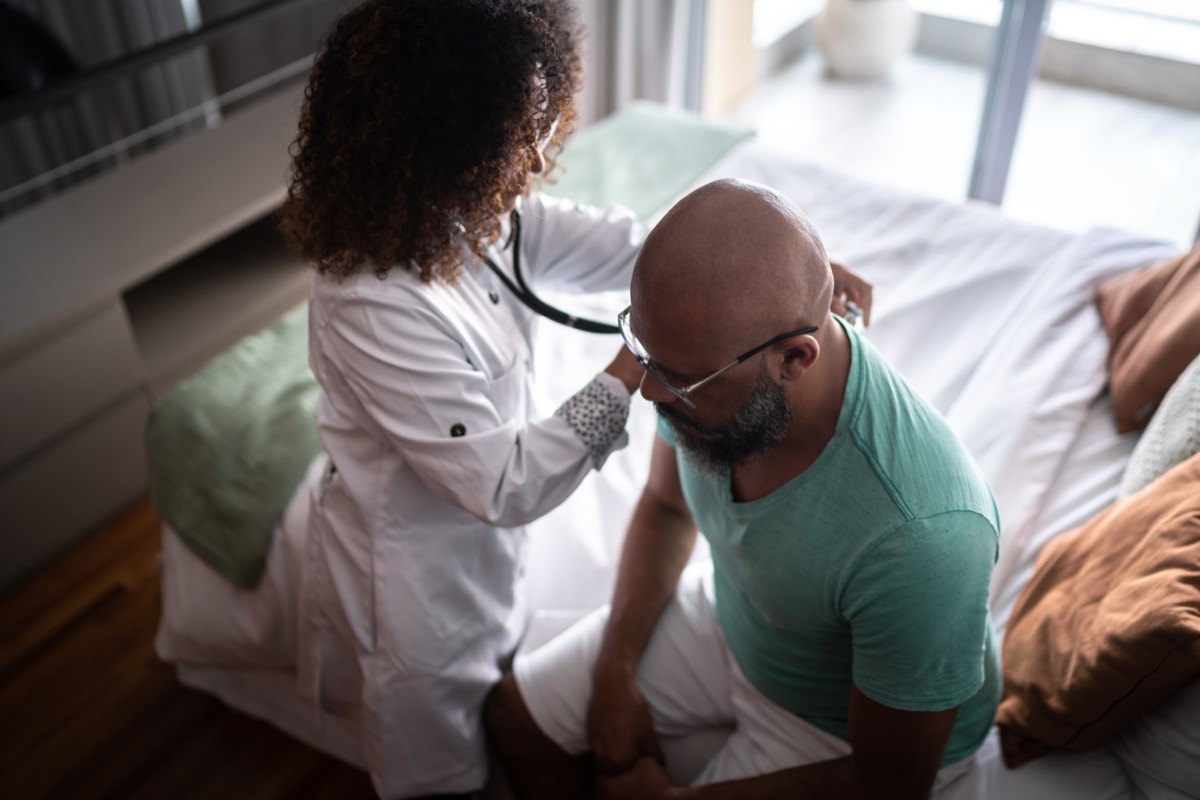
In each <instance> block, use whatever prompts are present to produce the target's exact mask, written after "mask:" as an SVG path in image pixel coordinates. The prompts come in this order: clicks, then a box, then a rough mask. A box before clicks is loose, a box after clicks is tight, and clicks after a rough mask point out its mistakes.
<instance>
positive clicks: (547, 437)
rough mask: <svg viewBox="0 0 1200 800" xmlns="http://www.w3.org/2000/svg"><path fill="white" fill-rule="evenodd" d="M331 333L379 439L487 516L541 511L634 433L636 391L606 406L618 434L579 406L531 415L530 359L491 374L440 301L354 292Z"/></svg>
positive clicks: (512, 521)
mask: <svg viewBox="0 0 1200 800" xmlns="http://www.w3.org/2000/svg"><path fill="white" fill-rule="evenodd" d="M459 324H462V322H461V321H459ZM322 336H323V337H325V347H326V349H327V350H329V351H330V353H331V355H332V356H333V357H334V358H335V359H336V362H337V370H338V372H339V373H340V376H341V379H342V380H343V381H344V382H345V386H346V388H348V389H349V392H350V394H351V395H352V396H353V397H354V398H355V399H356V402H357V403H358V405H359V407H360V409H361V411H360V413H362V414H364V415H365V417H366V419H367V424H368V425H370V426H374V427H375V428H376V430H375V434H376V436H377V438H379V439H380V440H381V441H382V442H385V443H386V446H388V447H391V448H394V449H395V451H396V452H397V453H399V454H400V456H401V458H402V459H403V460H404V462H405V463H406V464H407V465H408V466H409V467H410V468H411V469H412V470H413V471H414V472H415V473H416V474H417V475H418V476H419V477H420V479H421V480H422V481H423V482H424V483H425V485H426V486H428V487H429V489H430V490H431V491H432V492H434V493H435V494H437V495H438V496H439V497H441V498H442V499H444V500H446V501H447V502H449V503H451V504H453V505H455V506H457V507H459V508H461V509H463V510H464V511H466V512H468V513H470V514H471V515H473V516H475V517H476V518H478V519H480V520H482V521H484V522H487V523H489V524H492V525H497V526H501V527H514V526H518V525H524V524H526V523H528V522H531V521H532V520H535V519H537V518H538V517H540V516H542V515H543V514H545V513H547V512H548V511H550V510H551V509H553V508H555V507H556V506H557V505H559V504H560V503H561V502H562V501H563V500H565V499H566V498H567V497H568V496H569V495H570V494H571V492H572V491H574V489H575V488H576V487H577V486H578V485H579V483H580V482H581V481H582V480H583V478H584V477H586V475H587V473H588V471H589V470H590V469H591V468H592V467H596V468H599V466H600V465H601V464H603V462H604V460H605V459H606V458H607V456H608V454H609V453H610V452H612V451H613V450H615V449H619V448H620V447H623V446H624V445H625V444H626V442H627V441H628V436H627V435H626V434H625V433H624V425H625V419H626V418H627V416H628V413H629V398H628V395H627V394H626V396H625V397H623V398H621V401H622V402H621V403H619V404H618V405H617V406H610V407H609V408H608V412H607V416H606V419H607V418H613V419H615V418H616V416H618V415H619V427H620V432H619V434H618V435H617V436H615V437H613V436H609V437H607V438H604V437H597V436H591V437H586V436H581V434H580V432H579V430H580V429H581V428H582V427H583V426H582V425H581V423H580V420H581V419H583V417H581V416H580V415H579V414H577V413H576V414H574V415H572V414H569V413H565V412H564V413H559V414H556V415H553V416H551V417H549V418H547V419H544V420H536V421H526V420H525V419H524V418H523V414H522V413H519V412H520V410H521V409H523V408H524V403H525V402H527V398H526V397H525V395H526V393H527V387H526V385H525V381H526V378H527V369H525V368H523V365H521V364H517V363H514V364H511V365H508V366H507V367H505V368H504V369H503V370H502V371H501V372H502V374H492V375H488V374H486V373H485V372H484V370H483V369H481V368H479V367H477V366H476V365H474V364H472V363H471V360H470V359H469V358H468V355H467V351H466V350H465V349H464V345H463V343H462V342H463V337H462V334H461V331H460V330H457V329H456V321H455V320H453V319H450V318H448V317H444V316H440V315H439V314H438V313H437V311H436V310H434V309H431V308H428V307H424V306H421V305H417V304H401V305H399V306H397V304H395V303H394V302H393V301H391V300H389V299H388V298H386V297H384V296H380V295H367V296H363V295H355V296H349V297H347V298H344V299H343V301H342V302H341V303H340V304H339V307H338V309H337V311H336V312H335V314H334V317H333V318H332V320H331V323H330V324H328V325H326V326H325V328H324V330H323V332H322ZM518 358H523V357H522V356H518ZM594 384H596V381H593V382H592V383H591V384H589V385H588V387H585V388H584V390H582V391H581V394H583V393H585V392H589V391H590V392H593V393H594V392H595V388H594ZM566 405H568V404H564V406H566ZM598 443H602V444H603V447H600V446H598Z"/></svg>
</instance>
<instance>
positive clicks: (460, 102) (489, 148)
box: [282, 0, 644, 797]
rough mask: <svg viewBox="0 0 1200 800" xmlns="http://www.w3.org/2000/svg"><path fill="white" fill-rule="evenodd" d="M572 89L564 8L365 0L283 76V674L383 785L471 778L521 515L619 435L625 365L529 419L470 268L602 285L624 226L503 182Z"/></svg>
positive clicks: (498, 291)
mask: <svg viewBox="0 0 1200 800" xmlns="http://www.w3.org/2000/svg"><path fill="white" fill-rule="evenodd" d="M579 83H580V65H579V53H578V42H577V31H576V23H575V20H574V16H573V12H572V6H571V3H570V2H569V0H368V1H367V2H363V3H361V4H359V5H357V6H355V7H353V8H352V9H351V10H349V11H348V12H347V13H346V14H344V16H342V17H341V18H340V19H339V20H338V21H337V22H336V23H335V24H334V26H333V28H332V29H331V31H330V32H329V34H328V37H327V40H326V42H325V44H324V47H323V49H322V51H321V52H320V53H319V54H318V56H317V59H316V61H315V64H314V66H313V71H312V74H311V76H310V78H309V83H308V87H307V91H306V94H305V103H304V106H303V109H302V111H301V116H300V128H299V135H298V138H297V139H296V142H295V143H294V145H293V148H292V155H293V163H292V170H291V181H290V186H289V190H288V199H287V202H286V203H285V206H284V209H283V220H282V229H283V231H284V234H285V236H286V238H287V240H288V242H289V244H290V245H291V246H292V247H293V248H294V249H296V250H298V251H299V252H300V253H301V254H302V255H303V256H304V258H305V259H306V260H307V261H310V262H312V263H314V264H315V265H316V270H317V271H316V275H315V276H314V279H313V283H312V289H311V293H310V299H309V347H310V355H309V359H310V363H311V366H312V369H313V372H314V374H315V375H316V377H317V380H318V382H319V383H320V385H321V390H322V391H321V397H320V405H319V408H318V425H319V428H320V435H321V441H322V443H323V445H324V449H325V451H326V453H327V455H328V459H329V460H328V466H327V467H326V469H325V470H324V473H323V474H322V475H321V476H320V479H319V480H314V481H313V482H312V485H310V486H309V487H308V488H307V491H309V493H310V496H311V498H312V511H311V517H310V522H309V529H308V536H309V539H308V551H307V563H306V567H305V572H304V585H303V587H302V589H301V601H300V603H301V605H300V619H299V631H298V636H299V642H300V644H299V653H298V672H299V675H300V681H301V691H302V693H304V694H305V696H307V697H308V698H309V699H311V700H312V701H313V702H314V703H317V704H319V706H320V707H321V708H323V709H324V710H326V711H327V712H329V713H331V714H335V715H338V716H341V717H345V718H348V719H349V720H350V721H351V723H352V724H354V725H356V726H357V727H358V729H359V731H360V733H361V737H360V739H361V743H362V746H363V752H364V756H365V760H366V764H367V766H368V768H369V770H370V772H371V775H372V779H373V781H374V783H375V787H376V789H377V791H378V792H379V793H380V795H381V796H383V797H412V796H417V795H427V794H431V793H433V794H441V793H448V792H449V793H455V792H458V793H462V792H471V791H474V790H477V789H479V788H480V787H482V786H483V784H484V782H485V780H486V777H487V757H486V753H485V747H484V738H483V729H482V725H481V722H480V713H481V710H482V706H483V701H484V697H485V695H486V694H487V691H488V690H489V688H490V687H491V686H492V685H493V684H494V683H495V682H496V681H497V680H498V679H499V677H500V671H501V668H502V666H504V665H505V664H506V662H507V660H508V659H509V658H510V656H511V654H512V652H513V650H514V648H515V647H516V644H517V642H518V638H519V637H520V636H521V634H522V631H523V629H524V624H525V605H524V600H523V598H522V592H523V581H522V580H521V578H522V576H523V571H524V568H523V559H524V551H525V544H526V533H525V529H524V527H523V526H525V525H526V523H528V522H530V521H532V520H534V519H536V518H538V517H540V516H542V515H543V514H545V513H546V512H548V511H550V510H551V509H553V508H554V507H555V506H557V505H558V504H559V503H561V502H562V501H563V500H564V499H566V498H567V497H568V496H569V495H570V494H571V492H572V491H574V490H575V488H576V487H578V486H579V484H580V482H581V481H582V480H583V478H584V477H585V476H586V475H587V474H588V473H589V472H590V471H591V470H593V469H598V468H599V467H600V466H601V465H602V464H603V463H604V461H605V459H606V458H607V457H608V455H609V454H610V453H611V452H613V451H614V450H616V449H618V448H620V447H622V446H624V444H625V442H626V441H627V436H626V434H625V430H624V428H625V422H626V417H627V415H628V411H629V395H630V393H631V392H633V391H634V390H635V389H636V387H637V384H638V382H639V381H640V379H641V375H642V370H641V368H640V367H638V366H637V364H636V362H635V360H634V359H633V358H632V356H630V355H629V354H627V353H625V352H624V351H623V350H620V351H619V354H618V356H617V357H616V358H615V359H614V360H613V362H612V363H611V364H610V365H609V366H608V367H607V368H606V370H605V371H604V372H602V373H601V374H600V375H598V376H597V377H596V378H595V379H594V380H592V381H591V382H590V383H588V385H586V386H585V387H583V388H582V389H581V390H580V391H579V392H578V393H577V394H575V395H574V396H573V397H571V398H569V399H568V400H567V401H566V402H565V403H564V404H563V405H562V406H561V407H560V408H558V410H557V411H555V412H554V413H553V414H552V415H550V416H546V417H537V416H535V414H534V412H533V409H532V402H531V395H530V383H531V342H532V337H533V334H534V327H535V325H534V323H535V321H536V319H537V318H536V316H535V315H534V314H533V313H532V312H531V311H529V310H528V309H526V308H525V306H523V305H522V304H521V303H519V302H517V301H516V299H515V298H514V297H513V296H512V294H511V293H509V292H508V290H507V289H506V287H505V286H504V285H503V282H502V280H503V279H502V278H500V277H499V276H498V275H497V274H494V273H493V270H492V269H491V268H489V266H488V262H491V264H492V266H493V267H494V268H495V269H496V270H498V271H499V272H500V273H501V274H503V275H504V277H505V278H511V276H512V270H513V267H512V262H513V258H514V250H515V249H516V248H517V247H519V248H520V255H521V258H522V261H523V269H524V272H525V273H526V275H527V277H528V279H529V280H530V282H532V283H535V284H538V285H541V286H544V287H551V288H556V289H567V290H574V291H583V292H591V291H601V290H611V289H620V288H625V287H627V286H628V280H629V274H630V272H631V270H632V267H633V261H634V258H635V256H636V253H637V248H638V247H639V245H640V243H641V240H642V238H643V235H644V231H643V229H642V227H641V226H640V225H639V224H638V223H636V222H635V221H634V219H633V218H632V217H631V216H629V215H628V214H626V213H624V212H615V211H614V212H602V211H598V210H595V209H589V208H584V207H580V206H577V205H574V204H571V203H563V202H560V201H555V200H552V199H550V198H548V197H543V196H542V195H540V194H538V193H537V192H531V191H529V187H530V183H531V180H532V179H533V178H535V177H536V176H537V175H539V174H541V173H543V172H545V171H546V170H547V169H548V168H549V167H550V166H551V165H552V163H553V158H552V156H553V154H554V153H555V152H556V151H557V150H558V148H559V147H560V145H561V143H562V141H563V139H564V137H565V136H566V135H567V133H568V132H570V130H571V129H572V126H573V121H574V113H575V112H574V107H573V97H574V94H575V92H576V90H577V89H578V87H579ZM513 209H519V212H520V214H521V217H520V220H519V222H518V220H517V218H516V217H515V216H513V215H512V214H510V212H512V211H513ZM518 224H519V225H520V226H521V227H522V228H523V231H522V232H521V235H520V236H519V237H514V236H513V229H514V227H516V226H517V225H518ZM514 238H517V239H518V240H519V245H518V244H515V243H514V241H513V240H514Z"/></svg>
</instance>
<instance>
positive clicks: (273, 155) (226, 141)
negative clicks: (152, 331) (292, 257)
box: [0, 82, 303, 364]
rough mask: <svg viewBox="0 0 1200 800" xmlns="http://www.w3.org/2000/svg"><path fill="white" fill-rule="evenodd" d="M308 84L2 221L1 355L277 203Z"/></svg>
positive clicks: (1, 357)
mask: <svg viewBox="0 0 1200 800" xmlns="http://www.w3.org/2000/svg"><path fill="white" fill-rule="evenodd" d="M302 87H303V84H302V83H301V82H297V83H293V84H290V85H288V86H286V87H284V88H282V89H279V90H277V91H275V92H273V93H272V94H270V95H268V96H266V97H264V98H263V99H262V100H259V101H257V102H255V103H253V104H251V105H249V106H247V107H246V108H245V109H243V110H241V111H239V112H237V113H234V114H230V115H229V116H228V117H226V118H225V119H224V121H222V122H221V124H220V125H218V126H217V127H215V128H212V129H210V130H206V131H202V132H199V133H194V134H192V135H190V136H188V137H186V138H184V139H181V140H180V141H178V142H174V143H172V144H170V145H165V146H163V147H161V148H159V149H157V150H155V151H153V152H151V153H147V154H146V155H143V156H141V157H139V158H138V159H136V160H135V161H133V162H131V163H130V164H129V165H127V166H125V167H123V168H120V169H116V170H113V171H111V172H106V173H104V174H102V175H99V176H97V177H95V178H93V179H92V180H90V181H88V182H87V183H84V184H81V185H80V186H78V187H76V188H74V189H71V190H68V191H66V192H63V193H62V194H59V195H55V196H54V197H51V198H48V199H47V200H45V201H43V202H41V203H39V204H37V205H35V206H32V207H30V208H28V209H24V210H22V211H19V212H17V213H16V214H13V215H12V216H9V217H5V218H4V219H0V265H2V267H0V364H2V363H3V362H5V361H6V360H8V359H9V358H11V357H13V355H14V354H15V353H19V352H20V351H21V350H22V349H24V348H26V347H28V346H29V345H30V344H31V343H33V342H36V341H38V340H39V339H42V338H44V337H45V336H46V335H47V334H50V333H53V332H54V330H55V329H57V328H61V327H62V326H64V325H67V324H70V322H71V321H72V320H74V319H76V318H78V317H79V316H80V315H83V314H86V313H88V312H89V311H90V310H93V309H94V308H96V307H98V306H103V305H104V304H106V303H109V302H111V301H112V300H113V298H115V297H116V296H117V295H119V294H120V293H122V292H123V291H125V290H127V289H129V288H130V287H133V286H136V285H138V284H139V283H141V282H143V281H144V280H146V279H147V278H148V277H150V276H151V275H154V274H157V273H159V272H161V271H162V270H165V269H167V268H168V267H170V266H172V265H174V264H176V263H178V262H179V261H181V260H183V259H185V258H187V257H188V256H190V255H192V254H194V253H196V252H199V251H200V250H203V249H204V248H205V247H207V246H209V245H210V244H212V243H213V242H216V241H218V240H220V239H222V238H224V237H225V236H227V235H228V234H230V233H232V232H233V231H236V230H238V229H239V228H241V227H242V226H243V225H245V224H246V223H247V222H249V221H251V220H254V219H256V218H259V217H261V216H262V215H263V214H265V213H267V212H269V211H270V210H271V209H274V208H275V207H277V206H278V205H279V203H280V202H281V201H282V199H283V196H284V192H285V188H284V187H285V183H284V181H285V175H286V171H287V165H288V145H289V143H290V142H291V140H292V139H293V138H294V137H295V132H296V121H297V119H298V115H299V108H300V100H301V96H302Z"/></svg>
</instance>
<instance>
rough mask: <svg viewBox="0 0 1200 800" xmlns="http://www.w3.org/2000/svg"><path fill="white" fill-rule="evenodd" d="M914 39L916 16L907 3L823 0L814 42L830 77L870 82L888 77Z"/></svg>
mask: <svg viewBox="0 0 1200 800" xmlns="http://www.w3.org/2000/svg"><path fill="white" fill-rule="evenodd" d="M916 39H917V12H916V9H914V8H913V7H912V6H911V5H910V4H909V2H908V0H825V8H824V9H823V10H822V11H821V16H820V18H819V19H818V21H817V41H818V42H819V43H820V46H821V52H822V53H824V55H825V63H826V64H827V65H828V67H829V71H830V73H832V74H834V75H837V76H839V77H842V78H853V79H856V80H872V79H876V78H882V77H884V76H886V75H887V74H888V72H889V71H890V70H891V68H892V65H893V64H895V63H896V61H897V59H899V58H900V57H901V56H903V55H904V54H906V53H908V52H910V51H911V50H912V48H913V45H914V44H915V43H916Z"/></svg>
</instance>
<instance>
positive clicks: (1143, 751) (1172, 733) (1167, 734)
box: [1109, 678, 1200, 798]
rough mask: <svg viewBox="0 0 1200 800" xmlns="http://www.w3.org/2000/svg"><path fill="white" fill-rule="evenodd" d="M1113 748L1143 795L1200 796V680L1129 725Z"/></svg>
mask: <svg viewBox="0 0 1200 800" xmlns="http://www.w3.org/2000/svg"><path fill="white" fill-rule="evenodd" d="M1109 749H1110V750H1111V751H1112V753H1113V754H1114V755H1115V756H1116V757H1117V758H1118V759H1120V761H1121V764H1122V765H1123V766H1124V767H1125V771H1126V772H1127V773H1128V774H1129V778H1130V780H1131V781H1132V782H1133V784H1134V785H1135V786H1137V787H1138V790H1139V792H1140V793H1141V795H1142V796H1144V797H1147V798H1159V797H1162V798H1168V797H1178V796H1179V793H1180V792H1182V794H1183V796H1184V797H1198V796H1200V678H1193V679H1192V681H1191V682H1190V683H1188V684H1187V685H1186V686H1184V687H1183V688H1182V689H1180V690H1179V691H1177V692H1176V693H1175V694H1173V695H1171V697H1169V698H1168V699H1167V701H1166V702H1165V703H1163V704H1162V705H1161V706H1159V707H1158V708H1156V709H1154V710H1153V711H1151V712H1150V713H1149V714H1143V715H1142V716H1141V717H1139V718H1138V719H1136V720H1135V721H1134V722H1132V723H1131V724H1130V725H1128V726H1127V727H1126V728H1125V730H1123V731H1121V732H1120V733H1119V734H1117V735H1116V736H1114V737H1113V739H1112V741H1110V742H1109ZM1172 789H1173V790H1175V791H1174V792H1172V791H1170V790H1172Z"/></svg>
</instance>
